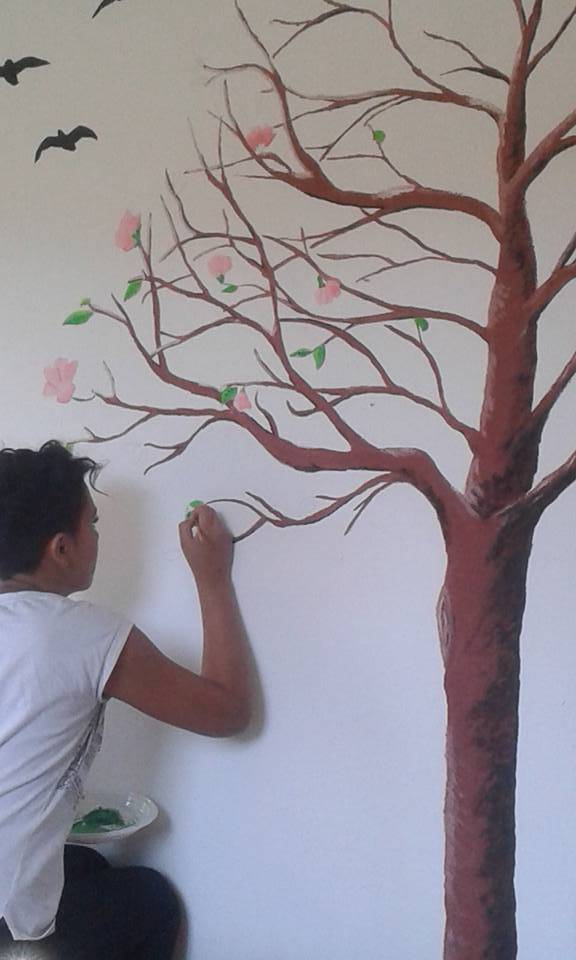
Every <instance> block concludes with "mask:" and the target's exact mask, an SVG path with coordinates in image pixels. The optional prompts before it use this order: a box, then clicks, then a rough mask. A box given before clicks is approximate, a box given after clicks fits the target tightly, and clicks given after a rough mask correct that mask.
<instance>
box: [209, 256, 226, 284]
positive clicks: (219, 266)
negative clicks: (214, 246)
mask: <svg viewBox="0 0 576 960" xmlns="http://www.w3.org/2000/svg"><path fill="white" fill-rule="evenodd" d="M207 267H208V273H209V274H210V275H211V276H213V277H217V278H218V279H220V277H221V278H222V279H224V276H225V274H227V273H228V271H229V270H231V269H232V261H231V259H230V257H226V256H224V254H216V256H215V257H210V259H209V261H208V264H207Z"/></svg>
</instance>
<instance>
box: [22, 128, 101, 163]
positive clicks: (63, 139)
mask: <svg viewBox="0 0 576 960" xmlns="http://www.w3.org/2000/svg"><path fill="white" fill-rule="evenodd" d="M86 137H91V138H92V139H93V140H97V139H98V137H97V136H96V134H95V133H94V131H93V130H91V129H90V127H83V126H79V127H74V129H73V130H71V131H70V133H64V131H63V130H59V131H58V133H57V134H56V136H55V137H45V138H44V140H43V141H42V143H41V144H40V146H39V147H38V149H37V151H36V156H35V157H34V163H37V162H38V160H39V159H40V156H41V155H42V154H43V153H44V151H45V150H48V148H49V147H60V148H61V149H62V150H75V149H76V144H77V143H78V141H79V140H84V139H85V138H86Z"/></svg>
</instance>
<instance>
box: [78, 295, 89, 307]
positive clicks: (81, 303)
mask: <svg viewBox="0 0 576 960" xmlns="http://www.w3.org/2000/svg"><path fill="white" fill-rule="evenodd" d="M89 305H90V297H84V299H83V300H81V301H80V306H81V307H87V306H89Z"/></svg>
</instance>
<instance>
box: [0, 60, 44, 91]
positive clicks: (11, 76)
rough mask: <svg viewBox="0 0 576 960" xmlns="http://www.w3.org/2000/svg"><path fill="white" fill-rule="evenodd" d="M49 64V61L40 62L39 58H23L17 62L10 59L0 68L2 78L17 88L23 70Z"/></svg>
mask: <svg viewBox="0 0 576 960" xmlns="http://www.w3.org/2000/svg"><path fill="white" fill-rule="evenodd" d="M49 62H50V61H49V60H40V59H39V58H38V57H22V58H21V59H20V60H16V61H14V60H10V59H8V60H6V61H5V62H4V64H3V65H2V66H0V77H2V78H3V79H4V80H6V82H7V83H9V84H10V85H11V86H13V87H15V86H16V85H17V84H18V83H19V82H20V81H19V80H18V74H19V73H22V71H23V70H28V69H29V68H30V67H45V66H47V65H48V64H49Z"/></svg>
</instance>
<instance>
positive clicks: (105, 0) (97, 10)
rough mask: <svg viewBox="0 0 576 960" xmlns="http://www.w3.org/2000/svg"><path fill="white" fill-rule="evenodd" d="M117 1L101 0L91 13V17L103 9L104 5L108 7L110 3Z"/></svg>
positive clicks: (116, 0)
mask: <svg viewBox="0 0 576 960" xmlns="http://www.w3.org/2000/svg"><path fill="white" fill-rule="evenodd" d="M117 2H118V0H102V3H100V4H99V6H98V7H97V9H96V10H95V11H94V13H93V14H92V19H94V17H96V16H98V14H99V13H100V11H101V10H103V9H104V7H109V6H110V4H112V3H117Z"/></svg>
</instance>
